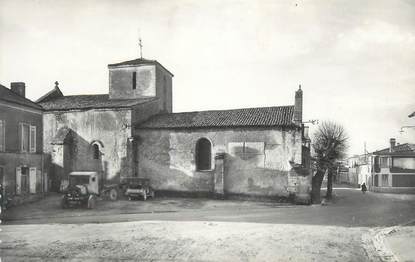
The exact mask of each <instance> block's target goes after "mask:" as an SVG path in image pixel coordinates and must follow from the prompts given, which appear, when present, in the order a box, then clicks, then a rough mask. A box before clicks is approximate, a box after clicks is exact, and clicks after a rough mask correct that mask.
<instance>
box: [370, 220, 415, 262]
mask: <svg viewBox="0 0 415 262" xmlns="http://www.w3.org/2000/svg"><path fill="white" fill-rule="evenodd" d="M413 223H415V219H413V220H410V221H409V222H406V223H403V224H400V225H397V226H393V227H387V228H383V229H371V230H370V231H369V233H368V234H363V235H362V242H363V247H364V249H365V251H366V255H367V256H368V257H369V259H372V258H377V259H378V260H379V261H382V262H398V261H399V260H398V258H397V257H396V255H395V254H394V253H393V252H392V250H390V248H388V247H387V245H385V238H386V236H388V235H390V234H393V233H395V232H397V231H398V230H399V229H400V228H401V227H403V226H407V225H410V224H413Z"/></svg>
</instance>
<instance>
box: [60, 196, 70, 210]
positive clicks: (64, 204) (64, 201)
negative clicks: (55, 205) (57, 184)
mask: <svg viewBox="0 0 415 262" xmlns="http://www.w3.org/2000/svg"><path fill="white" fill-rule="evenodd" d="M61 207H62V208H63V209H65V208H68V203H67V202H66V199H65V198H62V200H61Z"/></svg>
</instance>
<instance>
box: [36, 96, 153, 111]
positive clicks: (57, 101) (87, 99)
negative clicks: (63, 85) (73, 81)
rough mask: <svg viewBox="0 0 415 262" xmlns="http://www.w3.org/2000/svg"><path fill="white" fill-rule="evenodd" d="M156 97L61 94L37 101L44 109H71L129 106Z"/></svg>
mask: <svg viewBox="0 0 415 262" xmlns="http://www.w3.org/2000/svg"><path fill="white" fill-rule="evenodd" d="M154 99H156V98H154V97H146V98H137V99H109V95H75V96H62V97H57V98H54V99H50V100H47V101H45V102H41V103H39V105H41V106H42V107H43V109H45V110H46V111H59V110H71V109H83V110H85V109H100V108H129V107H131V106H135V105H138V104H142V103H146V102H148V101H152V100H154Z"/></svg>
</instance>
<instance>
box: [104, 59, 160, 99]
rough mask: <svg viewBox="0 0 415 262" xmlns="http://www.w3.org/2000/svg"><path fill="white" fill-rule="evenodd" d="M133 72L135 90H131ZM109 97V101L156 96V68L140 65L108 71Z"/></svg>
mask: <svg viewBox="0 0 415 262" xmlns="http://www.w3.org/2000/svg"><path fill="white" fill-rule="evenodd" d="M133 72H135V73H136V86H135V87H136V89H133ZM109 83H110V87H109V96H110V98H111V99H131V98H140V97H155V96H156V66H155V65H141V66H130V67H119V68H110V69H109Z"/></svg>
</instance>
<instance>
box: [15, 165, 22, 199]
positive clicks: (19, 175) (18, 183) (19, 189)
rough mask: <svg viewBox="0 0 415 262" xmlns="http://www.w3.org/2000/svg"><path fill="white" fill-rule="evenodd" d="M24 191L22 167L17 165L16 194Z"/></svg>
mask: <svg viewBox="0 0 415 262" xmlns="http://www.w3.org/2000/svg"><path fill="white" fill-rule="evenodd" d="M21 193H22V168H21V167H16V195H20V194H21Z"/></svg>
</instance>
